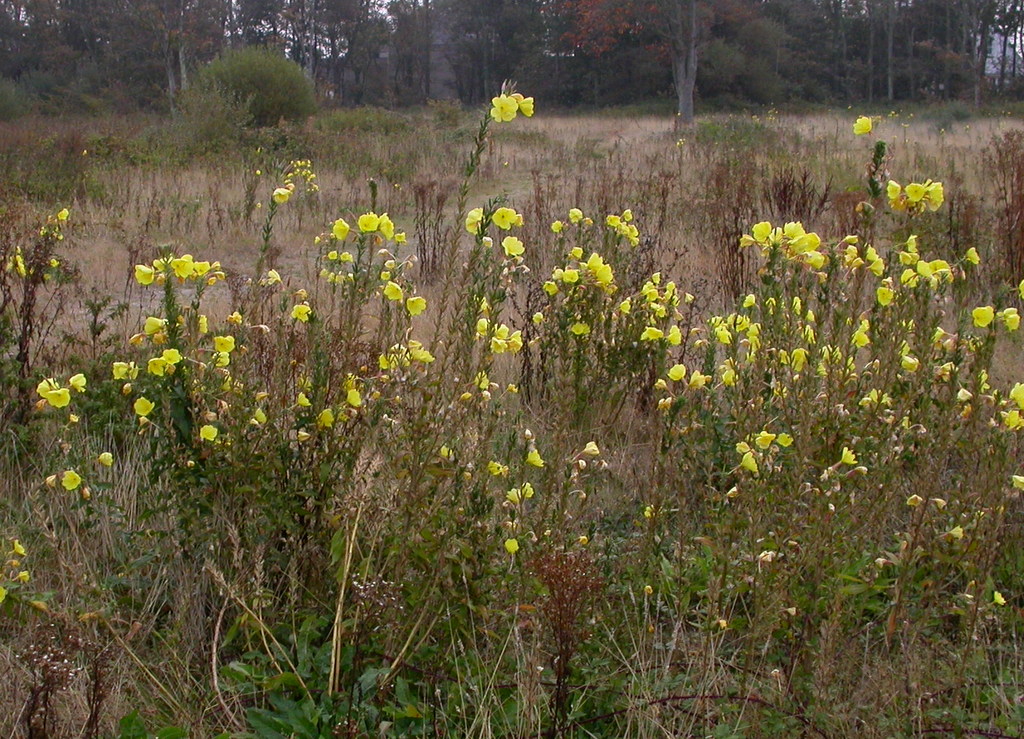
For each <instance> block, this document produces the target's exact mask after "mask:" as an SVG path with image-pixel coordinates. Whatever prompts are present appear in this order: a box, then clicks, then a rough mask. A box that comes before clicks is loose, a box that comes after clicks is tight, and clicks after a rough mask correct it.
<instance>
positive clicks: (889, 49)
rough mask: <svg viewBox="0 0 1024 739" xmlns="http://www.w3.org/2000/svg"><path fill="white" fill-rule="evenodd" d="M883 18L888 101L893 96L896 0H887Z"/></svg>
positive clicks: (890, 100) (886, 94)
mask: <svg viewBox="0 0 1024 739" xmlns="http://www.w3.org/2000/svg"><path fill="white" fill-rule="evenodd" d="M886 11H887V13H886V18H885V97H886V99H887V100H889V102H892V100H893V98H894V90H893V86H894V85H893V78H894V76H895V72H894V69H893V68H894V66H895V54H894V52H893V45H894V43H895V40H896V0H889V2H888V7H887V8H886Z"/></svg>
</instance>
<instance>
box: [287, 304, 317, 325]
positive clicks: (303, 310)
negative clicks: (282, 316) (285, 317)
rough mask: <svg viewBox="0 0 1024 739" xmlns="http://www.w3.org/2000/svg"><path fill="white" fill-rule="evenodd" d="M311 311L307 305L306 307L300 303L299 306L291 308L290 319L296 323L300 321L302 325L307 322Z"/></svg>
mask: <svg viewBox="0 0 1024 739" xmlns="http://www.w3.org/2000/svg"><path fill="white" fill-rule="evenodd" d="M312 311H313V309H312V308H310V307H309V306H308V305H306V304H305V303H300V304H299V305H296V306H293V307H292V318H293V319H295V320H296V321H302V322H303V323H306V322H307V321H309V314H310V313H311V312H312Z"/></svg>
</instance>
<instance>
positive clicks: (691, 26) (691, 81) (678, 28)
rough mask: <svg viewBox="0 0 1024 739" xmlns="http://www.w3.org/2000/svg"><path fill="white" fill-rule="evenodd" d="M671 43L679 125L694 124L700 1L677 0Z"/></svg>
mask: <svg viewBox="0 0 1024 739" xmlns="http://www.w3.org/2000/svg"><path fill="white" fill-rule="evenodd" d="M674 5H675V7H674V8H673V10H674V11H675V13H676V17H675V23H673V24H672V25H673V26H674V28H673V29H672V30H673V38H672V39H671V45H672V79H673V81H674V82H675V87H676V116H677V119H676V120H677V123H678V125H680V126H689V125H691V124H692V123H693V113H694V111H693V93H694V90H695V89H696V87H697V31H698V28H697V2H696V0H676V2H675V3H674Z"/></svg>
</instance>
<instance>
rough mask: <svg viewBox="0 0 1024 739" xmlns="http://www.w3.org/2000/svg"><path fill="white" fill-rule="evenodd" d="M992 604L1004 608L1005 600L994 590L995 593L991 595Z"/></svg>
mask: <svg viewBox="0 0 1024 739" xmlns="http://www.w3.org/2000/svg"><path fill="white" fill-rule="evenodd" d="M992 602H993V603H994V604H995V605H997V606H1005V605H1006V598H1004V597H1003V594H1002V593H1000V592H999V591H998V590H996V591H993V593H992Z"/></svg>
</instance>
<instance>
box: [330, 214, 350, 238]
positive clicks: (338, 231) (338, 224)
mask: <svg viewBox="0 0 1024 739" xmlns="http://www.w3.org/2000/svg"><path fill="white" fill-rule="evenodd" d="M350 230H351V229H350V228H349V225H348V222H346V221H345V219H344V218H339V219H338V220H336V221H335V222H334V224H333V225H332V226H331V235H332V236H333V237H334V238H336V239H337V240H338V241H344V240H345V237H346V236H348V232H349V231H350Z"/></svg>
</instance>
